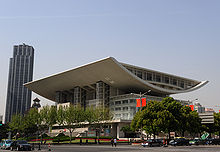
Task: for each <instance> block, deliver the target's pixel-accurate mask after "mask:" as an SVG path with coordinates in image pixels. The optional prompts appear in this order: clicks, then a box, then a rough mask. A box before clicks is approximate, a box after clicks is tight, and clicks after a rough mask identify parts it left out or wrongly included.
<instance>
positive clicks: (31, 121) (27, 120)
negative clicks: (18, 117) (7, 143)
mask: <svg viewBox="0 0 220 152" xmlns="http://www.w3.org/2000/svg"><path fill="white" fill-rule="evenodd" d="M38 122H39V113H38V110H37V109H36V108H31V109H30V110H29V111H28V113H27V114H26V115H25V116H24V117H23V125H24V126H23V127H24V128H23V132H24V134H25V135H27V136H28V135H31V134H33V133H35V132H36V131H37V130H38V128H37V124H38Z"/></svg>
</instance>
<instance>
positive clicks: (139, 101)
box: [136, 99, 141, 107]
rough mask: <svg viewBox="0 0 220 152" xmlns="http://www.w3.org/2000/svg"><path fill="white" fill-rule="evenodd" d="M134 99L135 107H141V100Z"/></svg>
mask: <svg viewBox="0 0 220 152" xmlns="http://www.w3.org/2000/svg"><path fill="white" fill-rule="evenodd" d="M136 101H137V104H136V107H141V100H140V99H136Z"/></svg>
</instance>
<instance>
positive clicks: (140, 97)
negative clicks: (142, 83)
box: [136, 90, 151, 109]
mask: <svg viewBox="0 0 220 152" xmlns="http://www.w3.org/2000/svg"><path fill="white" fill-rule="evenodd" d="M149 92H151V90H148V91H147V92H145V93H143V94H142V93H141V92H140V94H136V95H138V96H139V100H140V109H141V108H142V104H143V103H142V97H143V96H144V95H146V94H147V93H149Z"/></svg>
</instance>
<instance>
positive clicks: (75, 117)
mask: <svg viewBox="0 0 220 152" xmlns="http://www.w3.org/2000/svg"><path fill="white" fill-rule="evenodd" d="M85 120H86V119H85V112H84V109H83V108H82V107H81V106H79V105H77V106H74V105H72V104H71V105H70V106H69V107H67V108H66V110H65V123H66V127H67V129H68V130H69V132H70V143H71V141H72V132H73V131H74V129H75V128H76V127H77V126H78V125H80V124H79V123H80V122H84V121H85Z"/></svg>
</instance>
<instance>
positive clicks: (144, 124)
mask: <svg viewBox="0 0 220 152" xmlns="http://www.w3.org/2000/svg"><path fill="white" fill-rule="evenodd" d="M161 108H162V107H161V104H160V102H158V101H149V102H148V104H147V106H146V107H143V108H142V109H141V110H140V111H138V112H137V113H136V115H135V116H134V119H133V120H132V122H131V128H132V130H133V131H135V130H139V131H140V130H141V132H142V130H143V129H144V130H145V132H146V133H148V134H150V135H151V134H153V136H154V138H155V135H156V134H157V133H158V132H159V131H160V130H161V122H162V120H161V119H159V118H160V117H159V116H160V115H161V113H159V111H161V110H162V109H161Z"/></svg>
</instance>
